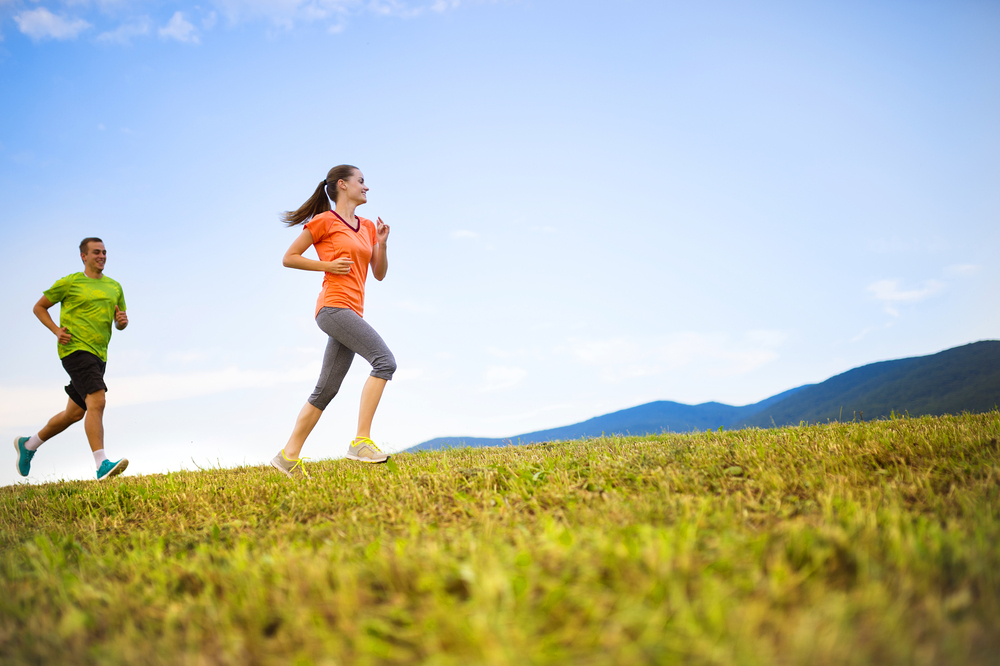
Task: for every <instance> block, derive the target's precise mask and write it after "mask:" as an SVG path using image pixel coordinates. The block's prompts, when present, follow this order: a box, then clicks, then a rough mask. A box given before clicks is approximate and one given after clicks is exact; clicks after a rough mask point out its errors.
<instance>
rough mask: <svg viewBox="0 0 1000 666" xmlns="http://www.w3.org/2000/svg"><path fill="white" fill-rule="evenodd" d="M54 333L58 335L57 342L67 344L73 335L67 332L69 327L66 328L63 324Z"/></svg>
mask: <svg viewBox="0 0 1000 666" xmlns="http://www.w3.org/2000/svg"><path fill="white" fill-rule="evenodd" d="M56 335H57V336H59V344H61V345H68V344H69V343H70V342H71V341H72V340H73V335H72V334H71V333H70V332H69V329H68V328H66V327H65V326H63V327H62V328H60V329H59V332H58V333H56Z"/></svg>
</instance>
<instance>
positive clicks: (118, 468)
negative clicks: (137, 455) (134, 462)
mask: <svg viewBox="0 0 1000 666" xmlns="http://www.w3.org/2000/svg"><path fill="white" fill-rule="evenodd" d="M126 467H128V458H122V459H121V460H119V461H118V464H117V465H115V466H114V467H112V468H111V471H110V472H108V473H107V474H105V475H104V476H102V477H101V478H99V479H98V481H103V480H104V479H110V478H111V477H113V476H118V475H119V474H121V473H122V472H124V471H125V468H126Z"/></svg>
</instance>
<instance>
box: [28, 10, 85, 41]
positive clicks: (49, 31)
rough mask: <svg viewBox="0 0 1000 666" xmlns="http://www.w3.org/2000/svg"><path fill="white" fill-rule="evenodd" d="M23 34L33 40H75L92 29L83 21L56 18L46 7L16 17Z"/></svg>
mask: <svg viewBox="0 0 1000 666" xmlns="http://www.w3.org/2000/svg"><path fill="white" fill-rule="evenodd" d="M14 21H15V22H17V27H18V28H20V30H21V32H22V33H24V34H25V35H27V36H28V37H31V38H32V39H33V40H35V41H38V40H40V39H75V38H76V36H77V35H79V34H80V33H81V32H83V31H84V30H86V29H87V28H89V27H90V24H89V23H87V22H86V21H84V20H83V19H79V18H75V19H70V18H64V17H62V16H56V15H55V14H53V13H52V12H50V11H49V10H47V9H45V7H39V8H38V9H32V10H29V11H24V12H21V13H20V14H18V15H17V16H15V17H14Z"/></svg>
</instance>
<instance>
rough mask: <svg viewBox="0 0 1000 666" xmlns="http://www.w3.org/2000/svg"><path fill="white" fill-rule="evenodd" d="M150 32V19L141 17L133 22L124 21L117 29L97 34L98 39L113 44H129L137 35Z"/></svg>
mask: <svg viewBox="0 0 1000 666" xmlns="http://www.w3.org/2000/svg"><path fill="white" fill-rule="evenodd" d="M147 34H149V19H148V18H141V19H139V20H137V21H133V22H132V23H123V24H122V25H120V26H118V29H117V30H112V31H109V32H102V33H101V34H99V35H98V36H97V41H99V42H108V43H111V44H122V45H128V44H131V43H132V39H134V38H135V37H142V36H143V35H147Z"/></svg>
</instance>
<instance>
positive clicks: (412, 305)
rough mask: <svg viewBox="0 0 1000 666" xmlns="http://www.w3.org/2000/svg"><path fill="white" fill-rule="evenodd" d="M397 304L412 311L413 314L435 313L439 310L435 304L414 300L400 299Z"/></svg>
mask: <svg viewBox="0 0 1000 666" xmlns="http://www.w3.org/2000/svg"><path fill="white" fill-rule="evenodd" d="M396 305H397V306H398V307H399V308H400V309H401V310H405V311H406V312H412V313H413V314H435V313H436V312H437V311H438V309H437V308H436V307H434V306H433V305H430V304H427V303H421V302H419V301H414V300H406V301H398V302H397V303H396Z"/></svg>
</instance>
